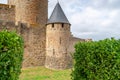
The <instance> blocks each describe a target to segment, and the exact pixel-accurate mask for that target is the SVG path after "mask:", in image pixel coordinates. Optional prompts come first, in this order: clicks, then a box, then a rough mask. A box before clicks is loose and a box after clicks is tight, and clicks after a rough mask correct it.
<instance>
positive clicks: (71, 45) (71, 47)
mask: <svg viewBox="0 0 120 80" xmlns="http://www.w3.org/2000/svg"><path fill="white" fill-rule="evenodd" d="M84 41H85V39H80V38H76V37H73V36H72V35H71V37H70V43H69V53H71V54H73V53H74V51H75V48H74V46H75V44H77V43H78V42H84Z"/></svg>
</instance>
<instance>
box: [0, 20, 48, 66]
mask: <svg viewBox="0 0 120 80" xmlns="http://www.w3.org/2000/svg"><path fill="white" fill-rule="evenodd" d="M30 26H31V27H30ZM30 26H28V24H24V23H19V24H18V25H15V22H12V21H9V22H6V21H3V20H0V30H3V29H8V30H10V31H13V30H15V31H17V33H18V34H20V35H21V36H22V37H23V38H24V42H25V44H24V60H23V67H31V66H43V65H44V63H45V32H46V31H45V27H44V28H43V26H41V27H40V26H39V25H38V27H34V26H33V25H30Z"/></svg>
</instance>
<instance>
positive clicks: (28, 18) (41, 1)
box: [8, 0, 48, 25]
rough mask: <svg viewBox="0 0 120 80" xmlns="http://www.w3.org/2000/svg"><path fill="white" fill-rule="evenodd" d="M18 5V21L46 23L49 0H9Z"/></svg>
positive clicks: (11, 3) (10, 2) (9, 2)
mask: <svg viewBox="0 0 120 80" xmlns="http://www.w3.org/2000/svg"><path fill="white" fill-rule="evenodd" d="M8 4H10V5H15V6H16V22H19V21H21V22H22V23H28V24H40V25H41V24H46V23H47V15H48V14H47V10H48V0H8Z"/></svg>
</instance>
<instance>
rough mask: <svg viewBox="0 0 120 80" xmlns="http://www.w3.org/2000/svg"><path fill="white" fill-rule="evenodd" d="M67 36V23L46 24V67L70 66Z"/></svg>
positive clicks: (68, 32)
mask: <svg viewBox="0 0 120 80" xmlns="http://www.w3.org/2000/svg"><path fill="white" fill-rule="evenodd" d="M62 25H63V26H62ZM69 37H70V25H69V24H48V25H47V29H46V61H45V66H46V67H47V68H51V69H66V68H70V67H71V65H72V58H71V55H70V54H69V53H68V46H69Z"/></svg>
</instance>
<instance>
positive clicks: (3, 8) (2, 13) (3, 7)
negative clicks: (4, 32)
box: [0, 4, 15, 21]
mask: <svg viewBox="0 0 120 80" xmlns="http://www.w3.org/2000/svg"><path fill="white" fill-rule="evenodd" d="M0 20H5V21H15V6H13V5H11V6H10V5H7V4H0Z"/></svg>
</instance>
